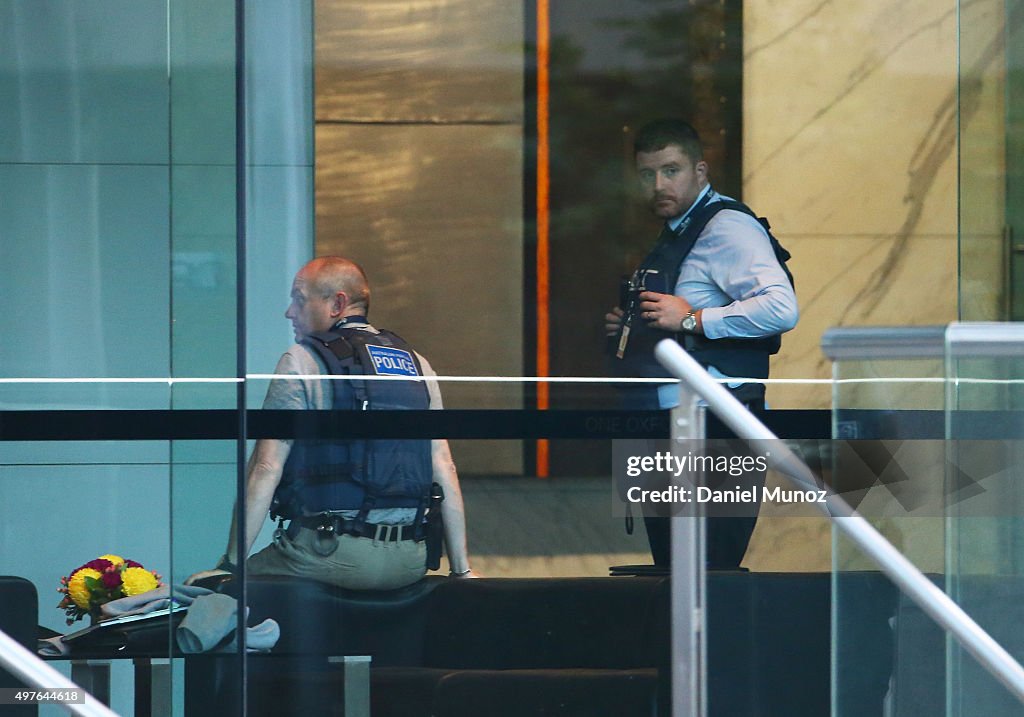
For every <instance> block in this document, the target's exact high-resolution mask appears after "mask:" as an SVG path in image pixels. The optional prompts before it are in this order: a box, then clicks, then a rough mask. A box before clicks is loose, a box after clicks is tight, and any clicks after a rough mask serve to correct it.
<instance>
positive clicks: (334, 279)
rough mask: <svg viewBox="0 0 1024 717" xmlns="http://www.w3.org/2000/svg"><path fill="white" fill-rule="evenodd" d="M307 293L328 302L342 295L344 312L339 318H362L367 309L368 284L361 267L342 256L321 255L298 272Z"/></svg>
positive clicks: (368, 302) (368, 298) (368, 299)
mask: <svg viewBox="0 0 1024 717" xmlns="http://www.w3.org/2000/svg"><path fill="white" fill-rule="evenodd" d="M298 275H299V276H303V278H305V279H306V281H307V282H308V284H309V287H310V291H312V292H314V293H315V294H317V295H318V296H319V297H320V298H323V299H328V298H331V297H334V296H337V294H339V293H342V294H345V296H346V297H347V299H348V310H346V311H345V312H344V313H343V314H342V316H351V315H353V314H361V315H366V312H367V311H369V310H370V284H369V282H368V281H367V280H366V272H364V271H363V268H362V267H361V266H359V265H358V264H356V263H355V262H354V261H352V260H350V259H346V258H345V257H342V256H321V257H317V258H316V259H313V261H311V262H309V263H308V264H306V265H305V266H304V267H302V269H300V270H299V274H298Z"/></svg>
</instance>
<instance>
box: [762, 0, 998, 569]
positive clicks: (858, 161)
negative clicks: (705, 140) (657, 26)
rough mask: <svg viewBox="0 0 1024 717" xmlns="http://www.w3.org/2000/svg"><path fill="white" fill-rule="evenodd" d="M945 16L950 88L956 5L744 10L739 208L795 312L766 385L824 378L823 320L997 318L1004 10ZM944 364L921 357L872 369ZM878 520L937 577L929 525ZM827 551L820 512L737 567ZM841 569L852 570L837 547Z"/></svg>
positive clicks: (915, 393) (861, 370)
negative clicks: (788, 258) (768, 236)
mask: <svg viewBox="0 0 1024 717" xmlns="http://www.w3.org/2000/svg"><path fill="white" fill-rule="evenodd" d="M959 6H960V7H959V10H960V12H961V13H962V17H961V22H960V27H961V28H962V35H961V37H960V57H959V72H960V73H961V75H962V82H961V83H960V84H959V85H958V56H957V49H958V38H957V30H958V24H957V20H958V18H957V13H958V4H957V3H956V2H954V1H953V0H949V1H946V2H938V3H936V2H932V1H931V0H911V1H909V2H874V1H872V0H859V1H855V2H847V3H838V2H820V3H810V2H806V1H801V0H789V1H784V2H771V3H768V2H763V1H751V2H747V3H745V6H744V13H745V17H744V41H745V51H744V56H745V60H744V132H745V137H744V140H745V141H744V192H745V198H746V200H747V201H748V202H749V203H750V204H751V205H752V206H754V207H755V208H756V209H757V210H758V211H759V212H761V213H764V214H766V215H767V216H769V217H770V218H771V219H772V223H773V226H774V228H775V232H776V234H777V235H778V237H779V238H780V241H782V243H783V244H784V245H785V246H786V247H787V248H789V249H790V251H791V252H792V253H793V257H794V258H793V261H792V264H791V265H792V268H793V272H794V274H795V275H796V288H797V295H798V298H799V300H800V307H801V319H800V323H799V326H798V327H797V328H796V329H795V330H794V331H793V332H792V333H791V334H790V335H788V336H787V337H786V340H785V342H784V344H783V350H782V353H781V354H780V355H779V356H778V357H777V358H776V360H775V363H774V366H773V376H774V377H778V378H816V379H822V378H829V377H830V376H831V366H830V364H829V362H828V361H827V360H826V358H825V357H824V355H823V354H822V352H821V350H820V348H819V343H820V339H821V335H822V333H823V332H824V331H825V330H826V329H828V328H830V327H833V326H857V325H924V324H945V323H948V322H950V321H955V320H957V319H958V318H959V317H962V318H965V319H971V320H979V319H987V320H992V319H996V318H999V317H1000V310H1001V305H1002V301H1003V293H1002V292H1003V289H1002V280H1003V269H1002V266H1003V259H1002V241H1001V230H1002V221H1003V220H1002V217H1003V211H1002V205H1001V201H1002V200H1001V198H1002V194H1003V193H1002V184H1001V183H1002V178H1003V176H1004V174H1005V172H1004V159H1003V154H1002V153H1003V144H1002V137H1003V127H1002V117H1003V108H1002V104H1001V97H1002V85H1003V82H1002V70H1001V68H1002V67H1003V66H1004V62H1003V53H1002V29H1001V28H1002V23H1003V12H1002V3H1001V2H994V1H990V0H974V1H973V2H972V1H968V2H961V3H959ZM958 89H959V94H958ZM958 184H959V191H958ZM958 221H959V222H960V226H961V227H962V229H963V234H962V236H959V235H958ZM958 271H959V272H960V275H958ZM843 370H845V374H844V376H845V375H853V374H857V375H861V374H864V375H870V374H871V373H872V372H873V371H874V370H873V369H871V368H870V367H866V366H857V367H851V366H847V367H845V369H842V368H841V371H843ZM941 372H942V367H941V365H940V364H938V363H935V362H930V363H928V365H927V366H924V365H922V364H920V363H919V364H918V365H916V366H912V365H904V366H895V365H894V366H889V367H887V369H885V371H883V373H884V374H885V375H907V376H913V375H925V376H933V375H935V376H938V375H941ZM829 390H830V389H829V388H828V387H827V386H800V385H775V386H772V387H770V389H769V401H770V403H771V404H772V405H774V406H775V407H777V408H789V407H800V408H827V407H829V406H830V399H831V397H830V395H829ZM878 392H879V391H878V389H877V387H874V388H871V389H868V390H867V391H861V392H857V391H855V390H851V389H846V390H845V391H844V395H843V400H844V401H847V402H848V403H847V404H846V405H854V404H856V405H862V404H865V402H868V403H872V404H874V403H877V399H878V396H877V394H878ZM931 392H932V391H931V389H929V388H928V387H919V388H915V387H902V388H900V389H899V390H898V391H895V390H892V389H889V390H888V391H886V392H885V393H887V395H886V396H885V399H884V401H883V402H884V403H885V404H886V405H887V406H889V407H905V408H910V407H929V408H941V397H940V402H939V403H940V405H937V406H936V405H932V404H934V396H931V395H930V394H931ZM924 404H928V405H927V406H925V405H924ZM864 407H867V405H866V404H865V405H864ZM883 527H884V529H885V532H887V533H888V534H889V535H890V537H892V538H893V539H895V540H896V541H897V542H900V543H903V544H904V545H905V546H906V547H907V548H913V552H914V553H915V556H914V557H915V559H917V560H918V561H919V563H920V564H922V565H923V566H924V567H926V568H930V569H938V568H941V566H942V555H941V553H942V547H941V546H942V539H941V533H942V530H941V525H939V526H938V532H937V533H936V523H935V521H928V520H925V521H921V522H919V523H914V522H908V521H903V520H890V521H887V522H886V523H885V525H884V526H883ZM936 538H937V540H936ZM830 542H831V541H830V540H829V528H828V525H827V524H826V523H825V522H824V521H822V520H817V519H810V518H802V519H786V518H782V517H780V518H772V519H769V520H762V521H761V522H760V523H759V525H758V530H757V533H756V534H755V537H754V541H753V543H752V545H751V550H750V551H749V552H748V555H747V564H748V565H749V566H750V567H751V568H753V569H756V570H792V569H820V568H827V567H828V565H829V564H830V555H829V552H830ZM839 559H840V562H842V563H843V564H844V565H845V564H849V565H857V564H860V563H859V562H858V561H857V560H856V558H849V559H848V558H847V557H846V553H845V552H844V551H840V558H839Z"/></svg>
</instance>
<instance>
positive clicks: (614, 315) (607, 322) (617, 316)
mask: <svg viewBox="0 0 1024 717" xmlns="http://www.w3.org/2000/svg"><path fill="white" fill-rule="evenodd" d="M622 314H623V312H622V309H620V308H619V307H618V306H616V307H615V308H614V309H612V310H611V311H609V312H608V313H607V314H605V315H604V333H605V334H606V335H607V336H615V335H616V334H617V333H619V329H621V328H622Z"/></svg>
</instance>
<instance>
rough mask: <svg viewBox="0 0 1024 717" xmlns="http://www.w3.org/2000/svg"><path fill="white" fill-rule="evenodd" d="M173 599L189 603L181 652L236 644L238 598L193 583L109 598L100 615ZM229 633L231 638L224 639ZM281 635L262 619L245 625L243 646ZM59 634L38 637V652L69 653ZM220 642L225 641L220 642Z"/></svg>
mask: <svg viewBox="0 0 1024 717" xmlns="http://www.w3.org/2000/svg"><path fill="white" fill-rule="evenodd" d="M172 601H173V602H174V603H177V604H180V605H188V613H187V614H186V615H185V618H184V619H183V620H182V621H181V624H180V625H178V629H177V630H176V632H175V637H176V638H177V641H178V647H180V648H181V651H182V652H185V653H196V652H210V651H213V650H216V651H217V652H231V651H233V650H235V649H236V648H237V640H236V639H235V637H234V633H235V631H236V630H235V628H236V627H237V625H238V620H237V617H236V615H237V612H238V601H237V600H235V598H233V597H231V596H229V595H220V594H218V593H214V592H213V591H212V590H209V589H207V588H201V587H196V586H194V585H175V586H173V588H170V587H167V586H164V587H162V588H157V589H156V590H150V591H149V592H145V593H142V594H141V595H131V596H129V597H124V598H120V599H118V600H112V601H111V602H108V603H107V604H106V605H103V606H102V608H101V612H102V613H103V618H102V619H110V618H114V617H123V616H125V615H135V614H141V613H148V612H156V611H158V610H167V609H168V608H169V607H170V606H171V604H172ZM246 615H248V611H246ZM229 635H230V636H231V639H230V640H228V639H227V638H228V636H229ZM280 637H281V628H280V626H279V625H278V624H277V623H276V622H275V621H274V620H269V619H268V620H264V621H263V622H261V623H260V624H259V625H255V626H253V627H249V628H246V631H245V645H246V650H247V651H249V652H266V651H268V650H270V649H271V648H272V647H273V646H274V645H276V644H277V641H278V639H279V638H280ZM61 638H62V636H57V637H49V638H45V639H40V640H39V641H38V643H37V645H38V646H37V650H38V652H39V654H40V655H44V656H46V657H59V656H62V655H67V654H69V652H70V651H71V650H70V647H69V646H68V644H67V643H65V642H64V641H63V640H62V639H61ZM221 643H225V644H223V646H222V645H221Z"/></svg>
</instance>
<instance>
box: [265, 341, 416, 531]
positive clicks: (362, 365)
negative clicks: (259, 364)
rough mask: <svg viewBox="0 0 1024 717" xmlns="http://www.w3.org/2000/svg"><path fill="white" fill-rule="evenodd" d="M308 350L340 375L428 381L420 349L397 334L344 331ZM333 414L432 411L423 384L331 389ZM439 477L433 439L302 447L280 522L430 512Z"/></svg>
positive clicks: (279, 497) (291, 463) (292, 459)
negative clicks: (350, 513)
mask: <svg viewBox="0 0 1024 717" xmlns="http://www.w3.org/2000/svg"><path fill="white" fill-rule="evenodd" d="M302 343H303V344H304V345H305V346H307V347H308V348H309V349H310V350H311V351H313V352H314V353H315V354H316V355H318V356H319V357H320V358H321V360H323V362H324V365H325V366H326V367H327V370H328V372H329V373H331V374H333V375H366V376H374V375H379V376H408V377H410V379H413V377H416V376H422V375H423V370H422V367H421V366H420V363H419V359H418V358H417V356H416V354H415V352H414V351H413V350H412V348H411V347H410V346H409V345H408V344H407V343H405V341H403V340H402V339H401V338H400V337H399V336H397V335H396V334H393V333H391V332H389V331H381V332H380V333H379V334H374V333H372V332H370V331H364V330H361V329H353V328H344V327H343V326H336V327H335V328H334V329H332V330H330V331H326V332H323V333H317V334H311V335H310V336H308V337H306V338H305V339H304V340H303V341H302ZM330 383H331V384H332V385H333V393H334V400H333V403H332V408H333V410H338V411H351V410H355V411H362V410H396V409H412V410H417V409H427V408H429V407H430V397H429V394H428V392H427V387H426V384H425V383H424V382H423V381H422V380H408V381H400V380H376V381H375V380H345V381H331V382H330ZM432 476H433V469H432V463H431V453H430V441H429V440H426V439H415V440H414V439H373V440H355V439H354V440H296V441H295V443H294V445H293V446H292V450H291V452H290V453H289V454H288V460H287V462H286V463H285V467H284V474H283V476H282V478H281V484H280V486H279V487H278V489H277V492H276V493H275V494H274V504H273V507H272V508H271V513H272V515H274V516H275V517H276V516H281V517H283V518H293V517H296V516H299V515H303V514H307V515H308V514H313V513H320V512H324V511H339V510H359V511H360V513H361V517H363V518H365V515H366V512H367V511H369V510H371V509H373V508H417V509H422V508H423V507H425V505H426V503H427V502H429V498H430V485H431V481H432Z"/></svg>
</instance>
